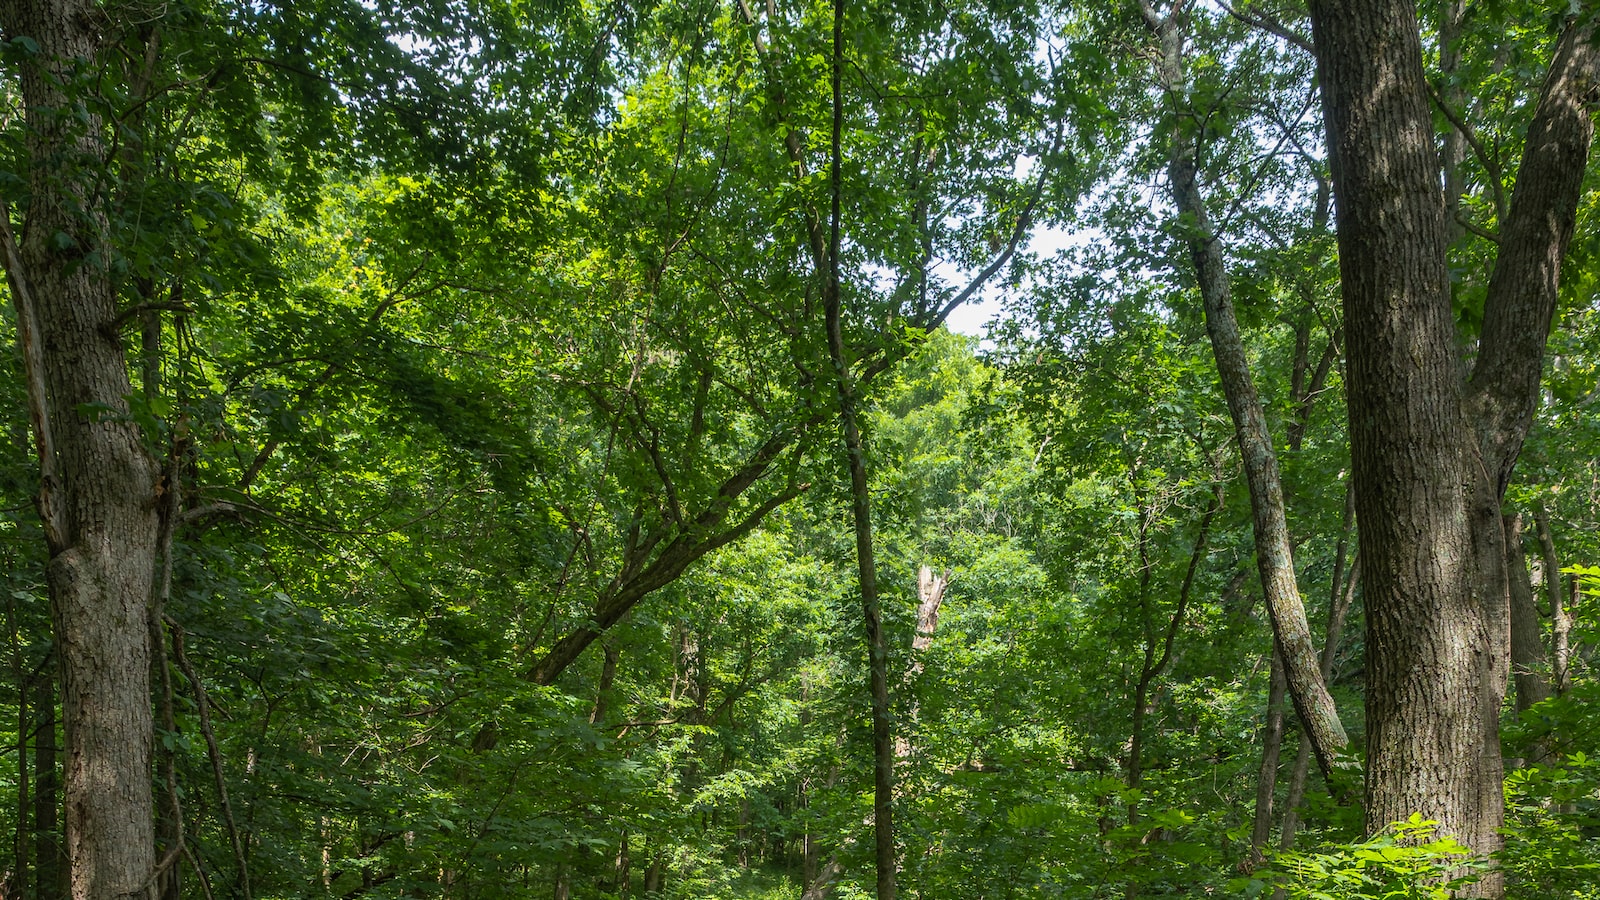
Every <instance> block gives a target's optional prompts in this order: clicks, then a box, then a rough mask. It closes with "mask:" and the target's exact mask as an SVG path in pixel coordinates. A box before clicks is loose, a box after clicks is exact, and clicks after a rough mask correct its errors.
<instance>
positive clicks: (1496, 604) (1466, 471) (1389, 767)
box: [1311, 0, 1600, 897]
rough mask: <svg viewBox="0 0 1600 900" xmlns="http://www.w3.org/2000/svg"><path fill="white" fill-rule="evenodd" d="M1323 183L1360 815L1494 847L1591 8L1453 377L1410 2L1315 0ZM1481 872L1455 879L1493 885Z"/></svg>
mask: <svg viewBox="0 0 1600 900" xmlns="http://www.w3.org/2000/svg"><path fill="white" fill-rule="evenodd" d="M1311 15H1312V24H1313V29H1314V37H1315V44H1316V50H1317V61H1318V68H1319V73H1320V77H1321V82H1322V89H1323V98H1324V103H1323V109H1324V115H1325V117H1326V124H1327V132H1328V137H1329V158H1330V161H1331V162H1332V165H1333V172H1334V183H1335V189H1336V191H1337V197H1338V201H1339V202H1338V236H1339V249H1340V270H1341V276H1342V285H1343V293H1344V311H1345V328H1346V336H1347V349H1348V377H1347V385H1348V392H1349V418H1350V433H1351V449H1352V459H1353V464H1354V475H1355V488H1356V506H1357V514H1358V518H1359V520H1360V522H1361V528H1362V547H1363V551H1362V555H1361V562H1362V567H1361V574H1362V581H1363V584H1364V588H1365V598H1366V609H1367V660H1368V662H1367V677H1368V693H1367V727H1368V735H1367V755H1368V774H1367V784H1366V814H1367V825H1368V828H1369V830H1376V829H1378V828H1381V827H1383V826H1384V825H1386V824H1387V823H1388V822H1391V821H1394V820H1396V819H1402V818H1405V817H1406V816H1409V815H1411V814H1412V813H1421V814H1422V815H1424V816H1425V817H1427V818H1431V819H1435V820H1437V821H1439V823H1440V828H1441V830H1442V831H1443V832H1444V833H1446V834H1450V835H1453V836H1454V837H1456V838H1457V839H1458V840H1460V841H1461V842H1462V843H1463V844H1465V845H1466V846H1468V847H1470V848H1472V849H1473V850H1474V851H1476V852H1478V853H1490V852H1493V851H1494V850H1497V849H1498V848H1499V847H1500V845H1501V839H1500V836H1499V833H1498V829H1499V826H1500V824H1501V822H1502V820H1503V816H1504V801H1503V797H1502V794H1501V779H1502V760H1501V758H1500V748H1499V735H1498V717H1499V710H1500V704H1501V701H1502V700H1503V697H1504V689H1505V680H1506V675H1505V673H1506V671H1507V662H1508V653H1509V646H1508V645H1509V628H1508V627H1507V621H1508V619H1509V615H1508V609H1507V607H1508V603H1509V598H1508V587H1509V585H1508V581H1507V578H1506V564H1505V561H1506V557H1505V549H1506V548H1505V540H1504V528H1503V526H1502V523H1501V520H1500V508H1499V507H1500V500H1501V496H1502V493H1503V491H1504V487H1505V484H1506V481H1507V479H1508V478H1509V476H1510V473H1511V469H1512V466H1513V465H1514V463H1515V460H1516V455H1517V452H1518V451H1519V449H1520V447H1521V443H1522V440H1523V438H1524V437H1525V436H1526V433H1527V428H1528V424H1529V423H1530V422H1531V419H1532V414H1533V409H1534V405H1535V403H1536V401H1537V388H1538V380H1539V371H1540V366H1541V363H1542V359H1543V349H1544V343H1545V340H1546V338H1547V336H1548V333H1549V327H1550V321H1551V317H1552V314H1553V310H1554V303H1555V292H1556V287H1557V284H1558V278H1559V274H1560V261H1561V259H1562V257H1563V256H1564V255H1565V251H1566V244H1567V241H1568V240H1569V238H1570V235H1571V229H1572V222H1573V219H1574V216H1575V210H1576V203H1577V192H1578V188H1579V186H1580V184H1581V181H1582V177H1583V172H1584V167H1585V163H1586V159H1587V153H1588V146H1589V141H1590V137H1591V134H1592V127H1593V126H1592V123H1591V122H1590V119H1589V109H1588V103H1589V97H1588V95H1589V93H1590V92H1591V86H1592V85H1593V84H1594V83H1595V81H1596V78H1595V75H1596V71H1597V68H1600V67H1597V64H1596V63H1597V60H1596V53H1595V48H1594V47H1593V42H1592V37H1593V27H1592V23H1587V22H1572V23H1569V24H1568V27H1567V29H1566V31H1565V32H1564V34H1563V36H1562V38H1561V40H1560V42H1559V44H1558V46H1557V52H1556V56H1555V61H1554V63H1553V64H1552V68H1551V73H1550V76H1549V78H1548V79H1547V81H1546V82H1545V85H1544V88H1543V91H1542V94H1541V98H1540V102H1539V104H1538V107H1537V109H1536V112H1535V116H1534V120H1533V122H1532V123H1531V124H1530V127H1529V130H1528V141H1527V147H1526V150H1525V151H1524V154H1523V159H1522V164H1521V167H1520V170H1519V172H1518V177H1517V187H1516V191H1515V193H1514V194H1513V197H1512V201H1511V205H1510V210H1509V214H1508V216H1507V219H1506V221H1505V222H1503V223H1502V227H1501V238H1500V248H1499V253H1498V255H1497V259H1496V263H1495V269H1494V272H1493V274H1492V276H1491V278H1490V287H1489V296H1488V299H1487V302H1486V307H1485V317H1484V328H1483V333H1482V336H1481V338H1480V342H1479V348H1478V357H1477V362H1476V365H1475V368H1474V370H1473V374H1472V378H1471V380H1470V381H1469V382H1468V383H1466V384H1463V383H1462V381H1461V378H1460V376H1459V371H1460V359H1459V356H1458V353H1457V350H1456V343H1455V324H1454V320H1453V316H1452V310H1451V304H1450V297H1449V277H1448V272H1447V269H1446V243H1447V239H1448V235H1447V230H1446V227H1445V208H1444V202H1443V196H1442V192H1441V191H1440V186H1439V181H1438V173H1439V171H1440V169H1439V160H1438V158H1437V154H1436V153H1435V148H1434V132H1433V127H1432V111H1431V110H1430V108H1429V102H1428V96H1427V87H1426V82H1425V80H1424V76H1423V70H1422V53H1421V42H1420V39H1419V35H1418V28H1417V22H1416V18H1415V9H1414V6H1413V5H1412V4H1410V3H1405V2H1400V0H1346V2H1332V0H1313V2H1312V3H1311ZM1503 890H1504V886H1503V883H1502V881H1501V879H1500V878H1499V877H1498V876H1495V875H1491V876H1489V877H1487V878H1485V879H1484V880H1483V881H1482V882H1480V883H1479V884H1478V885H1476V886H1474V887H1473V888H1471V889H1470V891H1469V895H1470V896H1481V897H1499V896H1501V895H1502V894H1503Z"/></svg>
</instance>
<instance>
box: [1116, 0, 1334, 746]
mask: <svg viewBox="0 0 1600 900" xmlns="http://www.w3.org/2000/svg"><path fill="white" fill-rule="evenodd" d="M1143 9H1144V13H1145V19H1146V22H1147V23H1148V24H1149V26H1150V28H1151V30H1152V31H1153V32H1154V33H1155V35H1156V37H1157V38H1158V39H1159V40H1160V42H1161V63H1160V72H1159V77H1160V79H1161V82H1162V86H1163V88H1164V89H1165V90H1166V91H1167V92H1168V94H1169V96H1172V97H1174V98H1175V99H1174V102H1176V103H1182V102H1183V100H1182V98H1181V97H1180V96H1179V94H1180V92H1181V91H1182V86H1183V81H1184V79H1183V68H1182V67H1183V61H1182V54H1183V47H1182V44H1183V38H1182V33H1181V31H1180V30H1179V28H1180V26H1179V23H1178V22H1177V21H1175V19H1174V18H1173V17H1172V16H1170V15H1169V16H1165V17H1163V16H1160V15H1157V14H1156V13H1155V11H1154V10H1153V9H1152V7H1150V6H1149V5H1148V4H1146V5H1145V6H1144V7H1143ZM1174 118H1176V117H1174ZM1197 156H1198V148H1197V146H1196V144H1195V139H1194V137H1193V136H1192V134H1189V133H1187V132H1186V131H1185V130H1184V129H1183V128H1182V127H1178V128H1176V129H1175V130H1174V138H1173V145H1172V148H1171V157H1170V161H1169V164H1168V169H1167V171H1168V175H1169V180H1170V182H1171V188H1172V196H1173V201H1174V202H1175V204H1176V205H1177V208H1178V213H1179V215H1180V216H1181V217H1182V219H1183V222H1182V226H1181V227H1182V229H1183V235H1182V237H1183V240H1184V242H1185V244H1186V245H1187V247H1188V250H1189V255H1190V259H1191V261H1192V263H1193V265H1194V269H1195V280H1196V282H1197V284H1198V287H1199V289H1200V297H1201V300H1202V302H1203V304H1204V306H1205V315H1206V330H1207V332H1208V333H1209V334H1210V337H1211V348H1212V351H1213V354H1214V355H1215V357H1216V361H1217V372H1218V374H1219V375H1220V376H1221V379H1222V388H1223V393H1224V394H1225V395H1226V397H1227V401H1228V412H1229V414H1230V415H1231V416H1232V418H1233V423H1234V431H1235V435H1236V438H1237V440H1238V444H1239V455H1240V457H1241V459H1242V460H1243V462H1244V470H1245V478H1246V481H1247V482H1248V484H1249V488H1250V508H1251V513H1252V524H1253V526H1254V528H1253V530H1254V533H1255V546H1256V565H1257V568H1258V569H1259V572H1260V577H1261V586H1262V590H1263V592H1264V593H1265V595H1266V600H1267V608H1268V611H1269V613H1270V617H1271V620H1272V630H1273V635H1274V641H1275V645H1276V647H1277V650H1278V652H1279V653H1280V654H1281V655H1282V660H1283V671H1284V678H1285V681H1286V683H1287V685H1288V689H1289V696H1290V697H1291V698H1292V699H1293V701H1294V707H1295V712H1296V714H1297V715H1298V716H1299V717H1300V721H1301V723H1302V724H1303V727H1304V728H1305V730H1306V734H1307V735H1308V736H1309V737H1310V739H1311V742H1312V748H1313V749H1314V750H1315V751H1316V754H1317V762H1318V763H1319V764H1320V765H1321V767H1322V770H1323V772H1324V773H1325V774H1326V773H1331V771H1332V769H1333V767H1334V765H1335V764H1336V763H1337V762H1338V759H1339V757H1340V755H1341V754H1343V753H1344V751H1345V749H1346V746H1347V745H1348V744H1349V738H1348V737H1347V736H1346V734H1345V730H1344V725H1343V723H1342V722H1340V720H1339V712H1338V709H1337V708H1336V707H1335V706H1334V703H1333V697H1332V696H1331V695H1330V694H1329V693H1328V688H1327V685H1326V684H1325V683H1324V682H1323V679H1322V677H1321V674H1320V673H1319V671H1318V666H1317V650H1316V645H1315V644H1314V643H1313V642H1312V640H1311V628H1310V626H1309V625H1308V624H1307V621H1306V611H1305V604H1304V602H1303V601H1302V600H1301V598H1300V587H1299V584H1298V583H1297V581H1296V577H1295V571H1294V555H1293V551H1292V550H1291V545H1290V541H1289V525H1288V519H1287V516H1286V514H1285V511H1284V501H1283V481H1282V478H1281V476H1280V474H1279V471H1278V458H1277V454H1276V452H1275V451H1274V450H1273V446H1272V435H1271V432H1270V431H1269V430H1268V428H1267V420H1266V414H1265V412H1264V411H1263V410H1262V407H1261V399H1260V397H1259V396H1258V395H1257V394H1256V388H1255V382H1254V380H1253V378H1252V377H1251V375H1250V367H1249V361H1248V357H1247V356H1246V354H1245V349H1244V340H1243V338H1242V337H1241V335H1240V332H1239V322H1238V319H1237V317H1236V316H1235V314H1234V311H1233V300H1232V297H1231V289H1230V287H1229V283H1228V272H1227V266H1226V263H1225V261H1224V259H1223V255H1222V244H1221V243H1220V241H1219V240H1218V238H1217V235H1216V234H1215V233H1214V231H1213V230H1212V227H1211V222H1210V216H1209V215H1208V213H1207V211H1206V206H1205V198H1204V197H1203V196H1202V194H1201V191H1200V184H1199V178H1198V175H1199V171H1198V164H1197Z"/></svg>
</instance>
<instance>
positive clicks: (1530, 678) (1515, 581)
mask: <svg viewBox="0 0 1600 900" xmlns="http://www.w3.org/2000/svg"><path fill="white" fill-rule="evenodd" d="M1505 529H1506V566H1507V568H1508V569H1509V574H1510V588H1511V676H1512V678H1513V679H1514V681H1515V684H1516V688H1517V712H1519V713H1521V712H1525V711H1527V709H1528V707H1530V706H1533V705H1534V704H1535V703H1538V702H1540V701H1542V700H1548V699H1549V698H1550V682H1549V681H1548V680H1547V677H1546V676H1548V675H1549V672H1550V656H1549V654H1548V653H1546V652H1545V647H1544V626H1543V624H1541V623H1540V621H1539V607H1538V603H1537V601H1535V600H1534V596H1533V579H1532V578H1531V577H1529V575H1528V560H1527V557H1526V556H1525V555H1524V553H1523V549H1522V516H1521V515H1520V514H1517V513H1512V514H1509V515H1507V516H1506V517H1505ZM1534 761H1535V762H1537V760H1534Z"/></svg>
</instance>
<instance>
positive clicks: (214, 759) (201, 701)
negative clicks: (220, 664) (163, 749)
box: [167, 618, 250, 900]
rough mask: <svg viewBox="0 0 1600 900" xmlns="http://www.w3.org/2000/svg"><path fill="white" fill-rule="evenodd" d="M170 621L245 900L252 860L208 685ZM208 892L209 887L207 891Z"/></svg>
mask: <svg viewBox="0 0 1600 900" xmlns="http://www.w3.org/2000/svg"><path fill="white" fill-rule="evenodd" d="M167 624H168V625H169V626H171V628H172V653H173V656H174V657H175V658H176V659H177V660H178V666H179V667H180V668H182V669H183V675H184V677H185V678H188V679H189V684H190V685H192V686H193V687H194V695H195V702H196V703H197V704H198V705H199V707H200V733H201V734H202V735H204V736H205V739H206V754H207V755H208V756H210V757H211V771H212V774H214V775H215V776H216V780H217V801H218V804H219V805H220V806H221V807H222V816H223V819H224V820H225V821H226V822H227V823H228V839H229V841H230V842H231V843H232V844H233V855H234V858H235V859H236V860H237V861H238V863H239V889H240V891H241V893H242V894H243V896H244V900H250V864H249V862H248V861H247V860H246V859H245V855H244V843H243V842H242V841H241V840H240V839H239V826H238V824H237V822H236V821H235V820H234V817H233V804H231V803H229V802H228V783H227V779H226V778H225V777H224V776H223V771H222V751H221V750H219V749H218V748H217V736H216V733H215V732H213V731H212V730H211V703H210V701H209V700H208V699H207V698H206V686H205V684H204V683H202V682H201V681H200V676H199V675H196V674H195V671H194V666H192V665H190V664H189V656H188V654H186V653H185V652H184V649H183V626H182V625H179V624H178V623H177V622H176V621H174V620H172V619H171V618H168V619H167ZM207 893H209V891H208V892H207Z"/></svg>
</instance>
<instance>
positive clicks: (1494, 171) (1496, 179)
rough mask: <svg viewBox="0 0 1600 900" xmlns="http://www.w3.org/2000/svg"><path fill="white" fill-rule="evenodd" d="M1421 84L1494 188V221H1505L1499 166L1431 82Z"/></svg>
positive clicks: (1484, 235) (1503, 195)
mask: <svg viewBox="0 0 1600 900" xmlns="http://www.w3.org/2000/svg"><path fill="white" fill-rule="evenodd" d="M1423 84H1424V85H1426V86H1427V88H1428V97H1429V99H1431V100H1433V105H1434V106H1437V107H1438V108H1439V112H1442V113H1444V117H1445V118H1446V119H1449V120H1450V124H1451V125H1454V126H1455V129H1456V130H1457V131H1459V132H1461V136H1462V137H1463V138H1465V139H1466V141H1467V146H1469V147H1471V148H1472V155H1473V156H1476V157H1477V158H1478V162H1479V163H1480V164H1481V165H1482V166H1483V170H1484V172H1485V173H1487V174H1488V176H1489V185H1490V186H1491V187H1493V188H1494V217H1495V221H1496V222H1504V221H1505V220H1506V190H1505V185H1504V184H1503V183H1502V182H1503V179H1502V178H1501V176H1500V164H1499V163H1497V162H1495V160H1494V157H1493V156H1490V155H1489V151H1488V150H1485V149H1484V146H1483V142H1482V141H1479V140H1478V133H1477V132H1476V131H1474V130H1473V128H1472V126H1471V125H1469V124H1467V121H1466V120H1465V119H1463V118H1462V117H1461V114H1460V113H1458V112H1456V111H1455V110H1454V109H1451V108H1450V105H1449V104H1448V103H1445V102H1444V98H1443V97H1440V96H1439V92H1438V91H1437V90H1435V89H1434V87H1433V82H1431V81H1427V80H1424V81H1423ZM1461 224H1462V225H1464V226H1466V227H1467V230H1469V231H1472V232H1473V233H1474V234H1479V235H1480V236H1482V237H1488V235H1486V234H1481V233H1480V232H1479V231H1477V229H1475V228H1473V227H1472V226H1471V225H1468V223H1466V222H1462V223H1461ZM1493 240H1496V241H1498V240H1499V239H1498V238H1493Z"/></svg>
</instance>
